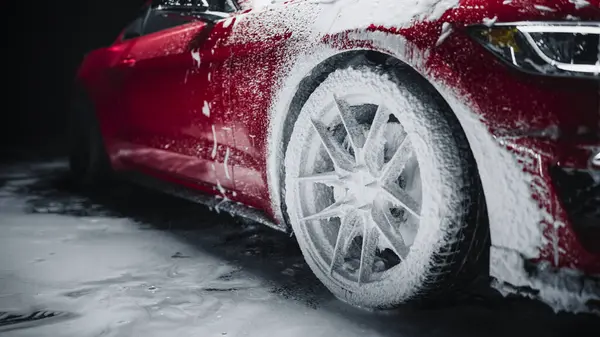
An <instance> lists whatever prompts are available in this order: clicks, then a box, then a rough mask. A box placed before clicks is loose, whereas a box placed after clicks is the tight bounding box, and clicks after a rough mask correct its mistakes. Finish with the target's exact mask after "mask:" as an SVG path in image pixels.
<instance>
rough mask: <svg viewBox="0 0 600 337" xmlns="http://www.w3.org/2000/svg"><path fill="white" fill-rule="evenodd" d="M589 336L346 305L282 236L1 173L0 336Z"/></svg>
mask: <svg viewBox="0 0 600 337" xmlns="http://www.w3.org/2000/svg"><path fill="white" fill-rule="evenodd" d="M599 327H600V320H599V319H598V318H597V317H593V316H574V315H567V314H560V315H555V314H554V313H553V312H552V311H550V310H549V309H547V308H546V307H545V306H543V305H540V304H537V303H534V302H530V301H523V300H499V299H496V298H487V299H481V298H479V297H477V296H474V295H473V296H470V295H469V296H465V298H464V299H463V300H460V301H457V302H455V303H447V304H446V305H445V306H443V307H442V306H440V307H437V308H428V309H423V308H421V309H418V308H413V307H403V308H400V309H398V310H396V311H393V312H368V311H363V310H359V309H355V308H351V307H349V306H347V305H345V304H343V303H341V302H339V301H338V300H336V299H335V298H333V296H332V295H331V294H330V293H329V292H328V291H327V289H325V288H324V287H323V286H322V285H321V284H320V283H319V281H318V280H317V279H316V278H315V277H314V276H313V274H312V273H311V272H310V270H309V269H308V267H307V265H306V264H305V263H304V260H303V259H302V256H301V253H300V250H299V249H298V247H297V245H296V243H295V241H294V238H293V237H290V236H288V235H286V234H283V233H279V232H276V231H274V230H271V229H268V228H265V227H262V226H261V225H256V224H252V223H249V222H247V221H243V220H240V219H238V218H233V217H231V216H229V215H227V214H224V213H222V212H221V213H217V212H215V211H211V210H209V209H208V208H206V207H204V206H202V205H197V204H193V203H190V202H188V201H184V200H180V199H177V198H174V197H170V196H167V195H163V194H161V193H158V192H154V191H150V190H147V189H144V188H140V187H136V186H134V185H132V184H128V183H124V182H119V183H114V184H111V186H107V188H106V189H105V190H104V191H102V192H99V193H94V194H90V193H86V192H83V191H80V190H78V189H77V188H75V187H74V186H73V185H72V184H71V183H70V181H69V179H68V174H67V168H66V164H65V162H64V161H61V160H44V161H33V160H21V161H19V162H13V163H11V164H5V165H2V166H1V167H0V334H1V335H3V336H4V335H6V336H36V337H40V336H53V337H55V336H73V337H87V336H115V337H116V336H144V337H146V336H148V337H150V336H201V337H205V336H207V337H208V336H285V337H287V336H302V337H304V336H311V337H318V336H427V337H431V336H461V337H469V336H474V337H481V336H511V337H512V336H544V337H550V336H587V335H589V336H594V335H596V334H597V333H598V331H600V328H599ZM593 329H595V330H593ZM594 332H595V333H594Z"/></svg>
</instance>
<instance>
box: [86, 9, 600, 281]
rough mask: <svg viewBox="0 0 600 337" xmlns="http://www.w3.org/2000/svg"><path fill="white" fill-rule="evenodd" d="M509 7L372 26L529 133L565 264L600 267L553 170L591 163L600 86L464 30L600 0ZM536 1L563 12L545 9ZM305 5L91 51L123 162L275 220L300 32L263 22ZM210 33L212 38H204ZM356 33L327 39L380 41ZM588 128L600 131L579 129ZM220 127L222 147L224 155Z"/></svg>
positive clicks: (492, 113) (500, 120)
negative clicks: (277, 124)
mask: <svg viewBox="0 0 600 337" xmlns="http://www.w3.org/2000/svg"><path fill="white" fill-rule="evenodd" d="M502 2H503V1H502V0H463V1H462V2H461V5H460V6H459V7H458V8H455V9H450V10H448V11H447V12H446V13H445V14H444V15H443V16H442V18H441V19H440V20H437V21H434V22H415V23H414V24H413V25H411V26H409V27H406V26H403V27H393V26H392V27H383V26H377V25H370V26H367V27H364V31H365V32H376V31H378V32H386V33H388V34H391V35H401V36H402V37H404V38H406V39H407V40H409V41H411V42H412V43H414V44H415V45H416V46H418V47H419V48H422V49H430V54H429V58H428V59H427V62H426V68H427V71H429V72H430V73H431V74H435V76H436V77H437V78H439V79H440V80H442V81H443V82H445V84H447V85H448V86H450V87H451V88H453V89H454V90H456V91H457V92H459V93H461V94H463V95H464V96H465V97H467V98H468V99H470V100H471V102H472V104H473V106H474V107H475V109H476V110H477V111H478V112H479V113H480V114H481V116H482V117H483V118H484V120H485V121H486V123H487V126H488V127H489V131H490V133H492V134H493V135H496V136H500V137H501V136H502V135H505V134H507V133H513V134H521V135H522V136H519V137H517V138H516V139H512V140H511V142H512V143H513V144H515V145H518V146H521V147H524V148H526V149H528V150H531V152H532V153H536V154H539V156H537V155H536V156H533V157H532V158H531V159H532V161H530V162H529V164H528V165H529V166H528V165H525V164H524V170H526V171H528V172H529V173H531V174H532V175H533V176H534V177H535V179H534V182H533V183H532V185H531V191H532V196H533V197H534V199H535V200H537V201H538V203H539V205H540V207H542V208H544V209H545V210H546V211H548V212H549V214H551V215H552V216H553V217H554V221H555V222H560V223H564V224H565V226H562V227H560V228H559V229H558V232H557V233H558V239H559V247H560V248H561V250H560V251H561V253H560V258H559V260H558V267H569V268H573V269H579V270H582V271H584V272H586V273H590V274H600V257H599V256H598V255H597V254H592V253H591V252H589V251H587V250H586V249H585V248H584V247H583V246H582V245H581V243H580V242H579V240H578V239H577V236H576V235H575V232H574V231H573V228H572V224H571V223H570V221H569V219H568V217H567V214H566V212H565V210H564V208H563V206H562V205H561V202H560V200H559V198H558V196H557V192H556V189H555V186H554V183H553V182H552V180H551V179H550V176H549V174H548V170H549V168H550V167H551V166H553V165H560V166H562V167H570V168H585V167H586V165H587V161H588V159H589V156H590V151H589V150H586V148H587V146H589V145H593V146H600V108H599V106H600V103H599V95H598V92H599V89H598V82H597V81H593V80H581V79H567V78H549V77H542V76H534V75H529V74H525V73H521V72H519V71H516V70H514V69H511V68H509V67H507V66H506V65H504V64H503V63H501V62H500V61H499V60H497V59H496V58H495V57H494V56H493V55H492V54H490V53H489V52H488V51H486V50H485V49H484V48H483V47H481V46H480V45H479V44H477V43H476V42H474V41H473V40H472V39H471V38H469V37H468V36H467V35H466V33H465V31H464V27H465V26H466V25H469V24H474V23H480V22H482V20H483V18H493V17H497V20H498V21H499V22H501V21H505V22H509V21H542V20H546V21H551V20H564V18H565V17H566V15H567V14H570V15H574V16H577V17H579V18H581V20H600V10H599V8H600V5H599V1H598V0H595V1H590V3H591V5H590V6H589V7H585V8H582V9H579V10H576V9H575V7H574V5H573V4H571V3H570V2H569V1H568V0H554V1H546V0H535V1H533V0H513V1H512V3H510V4H508V5H504V4H502ZM536 4H539V5H544V6H547V7H550V8H552V9H554V10H555V11H553V12H548V11H540V10H538V9H536V8H535V6H534V5H536ZM302 5H303V4H302V2H301V1H295V2H292V3H290V4H286V5H282V6H280V7H278V8H277V9H275V10H258V11H257V10H253V11H248V10H245V11H243V12H240V13H234V14H233V15H232V16H233V17H235V18H234V20H238V19H240V18H241V17H242V16H244V20H240V22H239V23H235V24H238V25H239V26H237V27H236V30H237V31H242V32H247V35H246V36H244V38H243V39H236V38H231V31H232V28H233V26H234V24H230V25H229V26H228V27H223V21H220V22H218V23H217V24H216V26H215V27H214V28H212V29H210V27H209V28H207V26H206V24H205V23H202V22H195V23H191V24H188V25H185V26H180V27H177V28H173V29H170V30H167V31H163V32H160V33H155V34H152V35H149V36H145V37H141V38H138V39H133V40H130V41H126V42H121V41H117V42H115V44H114V45H112V46H110V47H108V48H104V49H100V50H97V51H94V52H92V53H91V54H90V55H88V57H87V58H86V60H85V62H84V64H83V65H82V67H81V69H80V72H79V79H80V81H81V82H82V83H84V85H85V87H86V88H87V90H88V92H89V94H90V96H91V97H92V99H93V100H94V102H95V105H96V108H97V113H98V116H99V119H100V122H101V126H102V130H103V134H104V137H105V142H106V144H107V149H108V151H109V154H110V155H111V157H112V158H113V165H114V167H115V168H117V169H136V170H143V171H145V172H149V173H151V174H152V172H156V171H158V172H160V174H159V177H160V178H162V179H168V180H171V181H173V182H181V181H182V180H181V179H183V178H185V179H186V180H185V181H190V180H191V181H196V182H198V183H199V184H198V185H196V184H191V183H186V184H187V185H188V187H192V188H197V189H199V190H201V191H202V192H209V193H215V194H221V192H219V189H218V188H216V187H215V186H217V185H220V186H223V187H225V188H226V189H227V192H226V196H227V197H228V198H230V199H232V200H235V201H239V202H243V203H245V204H248V205H250V206H253V207H257V208H260V209H263V210H264V211H266V212H267V213H269V214H271V215H272V214H273V213H274V212H273V210H272V209H271V200H270V197H269V189H268V186H267V172H266V171H267V163H266V158H267V154H266V151H267V133H268V126H269V121H268V112H269V108H270V106H271V103H272V101H273V99H274V94H275V92H276V85H277V80H278V79H279V75H280V74H283V73H285V72H287V70H288V69H284V68H283V65H284V61H285V57H286V53H288V52H290V50H291V49H293V48H292V47H293V45H294V38H292V37H293V36H294V32H293V31H289V30H286V27H273V29H269V30H268V31H261V30H260V29H259V27H261V25H260V23H261V22H265V21H266V22H269V21H268V20H269V19H270V17H271V16H273V15H275V16H276V15H281V13H282V11H283V13H284V14H285V11H290V13H291V11H294V10H295V9H294V6H302ZM443 22H450V23H452V24H453V27H454V29H455V31H456V33H454V34H452V35H451V36H450V37H448V38H447V40H445V41H444V43H443V44H442V45H440V46H439V47H434V46H435V43H436V41H437V39H438V37H439V32H440V31H441V26H442V23H443ZM278 24H282V25H285V23H281V22H278ZM276 28H277V29H276ZM206 29H209V31H208V33H209V34H208V35H207V36H208V37H207V38H206V35H205V37H204V38H203V39H202V41H199V40H198V38H199V36H200V35H202V34H201V33H202V31H203V30H206ZM273 32H275V33H273ZM277 32H281V33H277ZM204 33H206V32H204ZM349 36H350V35H349V34H340V35H339V36H334V37H331V36H330V37H328V38H326V39H324V40H323V41H315V45H316V44H318V43H319V42H320V43H329V44H331V45H335V46H336V47H338V48H342V49H353V48H372V45H371V43H370V42H369V41H360V40H352V39H350V38H349ZM242 41H243V42H242ZM192 51H194V52H198V53H199V55H200V59H201V62H200V65H198V64H195V63H194V59H193V58H192ZM209 74H210V77H211V79H210V81H209V80H208V76H209ZM205 101H207V102H210V117H207V116H205V115H203V114H202V108H203V106H204V102H205ZM582 125H584V126H586V127H587V128H588V133H586V134H580V133H578V132H577V131H578V128H579V127H580V126H582ZM213 127H214V129H215V134H216V137H217V142H218V147H217V151H216V156H215V157H214V158H213V157H212V151H213V146H214V142H213V131H212V129H213ZM549 127H559V128H560V131H561V136H560V137H559V138H557V139H550V138H535V137H532V136H527V134H528V133H530V132H534V131H539V130H544V129H547V128H549ZM509 149H510V150H512V151H514V152H518V153H519V154H520V155H526V154H524V153H522V151H519V150H517V149H516V148H514V147H513V148H509ZM227 151H229V157H228V161H227V165H226V164H225V159H226V153H227ZM227 173H229V177H230V178H231V179H230V178H228V177H227ZM507 197H510V196H507ZM545 226H546V230H545V231H544V233H545V236H546V237H547V238H548V239H551V238H554V236H555V234H556V233H554V226H553V224H545ZM541 260H545V261H549V262H551V263H553V264H554V263H555V261H554V250H553V247H552V246H551V245H550V244H549V245H548V246H546V247H544V248H543V249H542V250H541Z"/></svg>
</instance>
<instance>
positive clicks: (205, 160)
mask: <svg viewBox="0 0 600 337" xmlns="http://www.w3.org/2000/svg"><path fill="white" fill-rule="evenodd" d="M172 2H173V1H157V2H155V4H154V5H153V6H152V8H151V10H150V12H149V13H148V16H147V18H146V19H145V23H144V27H143V33H142V36H140V37H137V38H136V39H134V40H133V41H132V42H131V43H132V45H131V47H130V49H129V51H128V52H126V53H124V56H123V59H122V60H121V67H125V68H128V69H127V70H126V73H127V74H126V79H125V85H124V86H125V88H124V91H123V97H124V105H125V109H124V110H125V111H126V112H125V114H126V116H123V118H124V122H125V125H126V128H125V132H124V134H125V137H126V139H125V141H126V144H127V145H126V149H125V151H122V153H124V154H125V155H124V156H121V157H122V159H124V160H125V161H126V162H127V163H128V164H129V165H134V166H136V167H137V168H138V169H142V170H146V171H147V173H157V174H165V173H166V174H168V175H170V176H172V177H173V178H175V179H185V180H190V179H191V180H193V181H194V182H205V183H208V184H210V185H218V186H224V187H227V188H233V171H232V170H231V169H230V168H229V167H228V165H227V156H228V151H227V149H228V148H229V146H231V145H232V144H233V136H232V133H231V132H230V130H229V129H228V128H227V126H226V125H225V124H224V123H225V121H226V120H225V118H224V113H225V112H226V111H228V94H227V90H228V83H227V79H228V76H227V74H226V73H225V70H226V69H227V68H226V67H225V63H226V62H227V57H228V52H227V49H226V48H222V47H221V46H220V45H219V39H218V38H215V36H214V34H215V33H214V30H213V26H214V23H215V22H216V21H218V20H220V19H221V18H222V16H220V15H219V13H213V12H206V13H205V12H202V11H196V9H195V8H194V7H193V6H192V5H193V4H195V3H196V2H195V1H192V0H189V3H190V5H189V7H186V6H182V5H181V4H182V3H185V1H179V2H177V4H178V6H177V7H174V6H169V3H172ZM200 187H201V188H202V186H200ZM205 189H208V190H210V191H212V187H209V186H205Z"/></svg>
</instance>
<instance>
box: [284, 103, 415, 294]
mask: <svg viewBox="0 0 600 337" xmlns="http://www.w3.org/2000/svg"><path fill="white" fill-rule="evenodd" d="M323 111H325V112H324V113H322V114H320V115H319V117H318V118H316V117H310V123H311V125H312V130H311V131H309V132H310V135H308V136H307V137H306V139H307V140H306V142H305V144H304V149H305V150H304V151H303V158H302V164H301V167H300V170H299V173H300V174H299V176H298V177H297V178H295V179H294V180H295V184H296V185H297V186H296V188H297V190H298V191H299V193H300V195H299V197H300V198H299V202H300V205H299V210H300V213H301V214H300V217H299V224H300V226H301V228H302V230H303V231H304V232H305V233H306V234H307V235H308V236H309V237H310V240H311V242H312V244H313V247H314V249H313V252H312V253H313V255H316V256H314V257H315V258H316V259H315V260H316V261H317V262H318V264H320V268H321V269H323V270H324V271H325V272H326V273H328V274H329V275H330V276H331V277H333V278H334V279H336V280H337V281H339V282H342V283H343V284H346V285H347V286H360V285H363V284H366V283H376V282H378V281H381V280H383V279H385V278H387V276H389V275H390V272H391V271H392V270H393V269H394V268H396V267H398V265H399V264H400V263H402V261H403V260H404V259H406V257H407V256H408V254H409V253H410V248H411V246H412V244H413V242H414V239H415V237H416V234H417V232H418V230H419V225H420V218H421V216H420V214H421V202H422V197H421V194H422V192H421V177H420V169H419V164H418V158H417V157H416V155H415V151H414V150H413V147H412V145H411V142H410V137H409V135H408V134H407V133H406V132H405V130H404V128H403V126H402V124H401V123H400V121H399V119H398V118H397V117H398V116H397V115H396V113H398V112H395V111H392V110H391V109H388V108H387V107H386V106H385V105H382V104H378V102H377V99H375V98H373V97H369V96H368V95H347V96H343V95H338V96H333V97H332V99H331V101H330V103H329V104H328V105H327V106H325V107H324V109H323Z"/></svg>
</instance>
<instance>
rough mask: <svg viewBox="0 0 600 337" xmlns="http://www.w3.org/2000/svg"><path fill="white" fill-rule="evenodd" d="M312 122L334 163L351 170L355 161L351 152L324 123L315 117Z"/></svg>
mask: <svg viewBox="0 0 600 337" xmlns="http://www.w3.org/2000/svg"><path fill="white" fill-rule="evenodd" d="M311 122H312V125H313V127H314V128H315V130H316V131H317V134H318V135H319V138H320V139H321V143H323V146H324V147H325V150H326V151H327V153H328V154H329V157H330V158H331V160H332V161H333V164H334V165H335V166H336V167H339V168H341V169H344V170H350V169H351V168H352V166H353V163H354V159H353V158H352V156H351V155H350V153H348V151H346V150H345V149H344V148H343V147H342V145H341V144H340V143H338V142H337V141H336V140H335V139H334V138H333V136H332V135H331V133H329V130H327V127H326V126H325V125H324V124H323V123H321V122H319V121H316V120H314V119H311Z"/></svg>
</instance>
